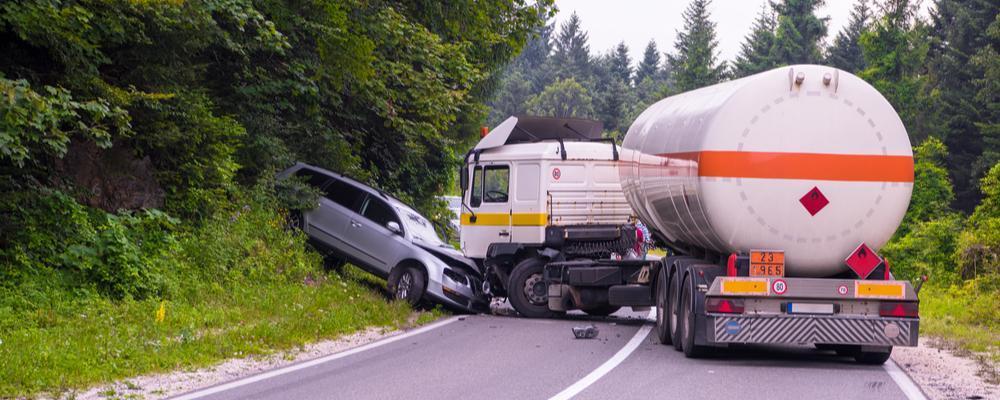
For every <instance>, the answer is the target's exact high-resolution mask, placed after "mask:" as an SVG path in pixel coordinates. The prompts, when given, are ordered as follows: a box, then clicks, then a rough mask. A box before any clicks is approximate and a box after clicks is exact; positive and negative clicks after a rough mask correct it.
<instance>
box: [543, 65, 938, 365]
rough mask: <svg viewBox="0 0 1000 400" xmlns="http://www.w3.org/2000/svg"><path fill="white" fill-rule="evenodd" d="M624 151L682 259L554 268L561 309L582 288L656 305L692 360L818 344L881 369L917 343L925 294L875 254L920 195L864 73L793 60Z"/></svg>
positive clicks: (635, 193) (651, 131)
mask: <svg viewBox="0 0 1000 400" xmlns="http://www.w3.org/2000/svg"><path fill="white" fill-rule="evenodd" d="M620 153H621V158H620V161H619V163H618V172H619V174H620V180H621V186H622V189H623V191H624V194H625V198H626V200H627V201H628V203H629V204H630V205H631V207H632V209H633V211H634V212H635V213H636V215H637V216H638V218H639V219H640V220H642V221H643V222H644V223H646V224H647V225H648V226H649V227H650V229H651V230H652V232H653V236H654V237H655V238H656V239H657V240H658V241H659V242H662V243H666V244H667V246H668V247H669V248H670V254H669V255H668V256H667V257H664V258H663V259H662V260H659V261H658V262H651V263H648V264H637V263H636V262H634V261H628V260H625V261H616V260H579V259H577V260H556V261H554V262H549V263H548V264H547V265H546V267H545V278H546V283H547V284H548V285H549V291H548V294H549V305H550V308H553V309H558V308H559V306H560V304H565V303H567V302H566V301H565V300H564V298H565V297H567V294H569V296H568V297H572V295H573V293H574V290H576V289H578V288H584V287H585V288H589V289H590V290H593V289H594V288H595V287H597V288H605V289H606V290H607V291H608V296H607V298H608V301H609V303H610V304H612V305H616V306H625V305H633V306H642V305H647V304H653V305H655V307H656V308H657V313H656V314H657V317H656V331H657V336H658V338H659V340H660V341H661V343H664V344H673V346H674V347H675V348H676V349H678V350H682V351H683V352H684V354H685V355H686V356H689V357H697V356H700V355H703V354H704V353H706V352H707V351H709V350H711V349H712V348H718V347H727V346H729V345H731V344H809V345H816V346H817V347H820V348H824V347H825V348H829V349H833V350H836V351H837V352H838V353H839V354H842V355H851V356H853V357H854V358H855V359H856V360H857V361H858V362H861V363H872V364H881V363H883V362H885V360H887V359H888V357H889V355H890V352H891V351H892V346H915V345H916V344H917V336H918V326H919V318H918V304H919V303H918V300H917V296H916V290H915V289H914V287H913V286H912V285H911V284H910V283H909V282H906V281H896V280H894V279H893V277H892V274H891V270H890V264H889V262H888V261H887V260H884V259H882V258H881V257H879V256H878V254H877V250H878V249H879V248H880V247H881V246H882V245H884V244H885V243H886V241H888V240H889V238H890V237H891V236H892V234H893V233H894V232H895V230H896V228H897V227H898V226H899V223H900V221H901V220H902V218H903V215H904V214H905V212H906V209H907V207H908V205H909V200H910V194H911V191H912V186H913V157H912V151H911V147H910V143H909V139H908V137H907V133H906V129H905V127H904V126H903V124H902V122H901V121H900V119H899V116H898V115H897V114H896V112H895V111H894V110H893V108H892V106H891V105H890V104H889V103H888V102H887V101H886V100H885V98H884V97H883V96H882V95H881V94H879V93H878V91H876V90H875V89H874V88H873V87H871V86H870V85H868V84H867V83H865V82H864V81H863V80H861V79H859V78H857V77H855V76H853V75H851V74H850V73H847V72H844V71H840V70H837V69H835V68H831V67H824V66H816V65H795V66H789V67H783V68H778V69H774V70H771V71H767V72H763V73H760V74H757V75H753V76H749V77H746V78H742V79H737V80H733V81H729V82H725V83H720V84H717V85H713V86H709V87H705V88H701V89H697V90H694V91H690V92H686V93H682V94H679V95H676V96H672V97H669V98H666V99H663V100H661V101H659V102H657V103H655V104H653V105H652V106H650V107H649V108H647V109H646V110H645V111H644V112H643V113H642V114H640V115H639V117H638V118H637V119H636V121H635V122H634V123H633V124H632V126H631V127H630V128H629V130H628V133H627V134H626V136H625V138H624V141H623V142H622V149H621V151H620Z"/></svg>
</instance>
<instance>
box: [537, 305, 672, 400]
mask: <svg viewBox="0 0 1000 400" xmlns="http://www.w3.org/2000/svg"><path fill="white" fill-rule="evenodd" d="M655 315H656V309H655V308H654V309H652V310H650V311H649V315H648V316H647V317H646V318H647V319H651V318H654V317H655ZM652 329H653V326H652V325H650V324H648V323H643V325H642V327H640V328H639V330H638V331H637V332H636V333H635V335H634V336H632V339H631V340H629V341H628V343H625V346H624V347H622V348H621V349H620V350H618V352H617V353H615V355H613V356H611V358H609V359H608V361H605V362H604V364H601V365H600V366H599V367H597V369H595V370H593V371H590V373H589V374H587V376H585V377H583V378H582V379H580V380H578V381H576V383H573V384H572V385H570V386H569V387H567V388H566V389H563V391H561V392H559V393H557V394H556V395H555V396H552V397H550V398H549V400H566V399H570V398H572V397H573V396H576V395H577V394H579V393H580V392H582V391H583V390H584V389H586V388H587V387H589V386H590V385H593V384H594V382H597V380H598V379H601V377H603V376H604V375H607V373H608V372H611V370H613V369H615V367H617V366H618V364H621V363H622V361H625V359H626V358H628V356H629V355H631V354H632V352H633V351H635V349H637V348H638V347H639V345H640V344H642V341H643V340H645V339H646V335H648V334H649V331H650V330H652Z"/></svg>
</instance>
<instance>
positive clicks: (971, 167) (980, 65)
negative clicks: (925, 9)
mask: <svg viewBox="0 0 1000 400" xmlns="http://www.w3.org/2000/svg"><path fill="white" fill-rule="evenodd" d="M890 5H892V3H890ZM997 9H998V5H997V3H996V2H995V1H993V2H990V1H958V0H937V1H935V3H934V8H933V11H932V13H931V23H930V25H931V26H930V28H929V31H930V32H929V35H927V36H929V40H928V37H927V36H925V37H921V38H919V40H920V41H921V45H923V46H926V45H925V44H924V43H929V49H928V50H927V57H926V62H925V64H926V65H927V74H926V75H927V81H926V83H927V84H928V85H929V90H930V91H932V92H933V93H935V94H936V95H937V96H939V97H938V98H937V99H935V101H936V103H935V104H933V106H932V107H933V109H934V110H937V111H938V114H937V115H936V117H937V118H938V119H939V121H938V127H937V130H938V132H939V133H940V134H941V135H942V138H943V140H944V142H945V143H946V144H947V145H948V148H949V149H950V150H951V154H950V156H949V158H948V167H949V171H950V172H951V176H952V180H953V181H954V182H955V189H956V195H957V199H956V204H955V205H956V207H957V208H959V209H961V210H963V211H966V212H969V211H971V210H972V209H973V207H974V206H975V204H976V202H977V201H978V199H979V197H980V192H979V190H977V186H978V183H979V180H980V179H981V178H982V176H983V174H984V173H985V172H986V171H987V170H988V169H989V168H990V167H991V166H992V163H991V161H992V162H995V161H996V158H995V157H996V144H997V142H996V140H997V139H996V138H997V133H996V130H995V129H996V128H995V127H996V125H995V124H996V121H998V120H1000V110H998V106H997V104H998V103H997V91H996V90H995V89H994V90H993V93H992V96H991V95H989V94H988V93H989V90H988V87H989V86H990V85H994V86H993V87H994V88H995V87H996V86H995V85H997V83H996V81H993V82H992V83H990V82H989V80H990V79H991V77H990V76H989V75H988V74H992V79H995V78H996V76H997V71H996V68H997V67H996V58H995V57H996V56H995V54H996V53H997V52H998V51H1000V44H998V43H1000V41H998V36H1000V33H997V32H996V30H997V29H1000V27H995V25H996V20H997V15H998V13H997ZM991 32H994V33H993V34H992V35H991ZM990 54H993V56H992V60H993V61H992V63H991V62H990V60H991V56H990ZM977 55H979V56H978V57H977ZM983 89H987V91H982V90H983ZM980 94H981V95H980ZM991 122H992V123H993V124H994V125H992V126H993V127H994V128H993V129H994V130H992V131H991V129H990V126H991V125H990V123H991ZM984 128H985V129H984ZM991 132H992V133H991ZM990 137H992V138H993V139H992V140H993V144H994V145H993V146H989V145H988V144H987V143H986V142H984V140H990V139H989V138H990Z"/></svg>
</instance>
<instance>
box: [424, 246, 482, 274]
mask: <svg viewBox="0 0 1000 400" xmlns="http://www.w3.org/2000/svg"><path fill="white" fill-rule="evenodd" d="M413 244H415V245H417V246H420V248H422V249H424V250H427V252H428V253H431V254H433V255H434V256H435V257H437V258H439V259H441V261H444V262H445V263H446V264H448V265H449V266H451V267H454V268H462V269H465V270H467V271H469V272H472V273H475V274H476V276H477V277H479V278H482V277H483V272H482V271H480V270H479V267H478V266H477V265H476V263H475V262H473V261H472V260H470V259H469V258H467V257H465V256H464V255H462V252H460V251H458V250H455V248H454V247H451V246H448V247H445V246H431V245H428V244H426V243H423V242H420V241H417V240H415V241H413Z"/></svg>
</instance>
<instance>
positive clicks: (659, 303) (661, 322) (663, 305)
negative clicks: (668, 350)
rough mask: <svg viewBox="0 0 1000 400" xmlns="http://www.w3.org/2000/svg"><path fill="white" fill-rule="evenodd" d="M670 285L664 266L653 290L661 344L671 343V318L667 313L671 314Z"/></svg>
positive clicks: (657, 276)
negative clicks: (668, 295)
mask: <svg viewBox="0 0 1000 400" xmlns="http://www.w3.org/2000/svg"><path fill="white" fill-rule="evenodd" d="M668 284H669V282H667V267H666V266H664V267H663V268H660V272H659V273H658V274H656V285H655V286H654V288H655V289H653V290H656V338H657V339H659V340H660V343H661V344H670V343H671V337H670V318H669V317H668V316H667V313H668V312H670V307H669V303H668V302H667V292H668V286H667V285H668Z"/></svg>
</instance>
